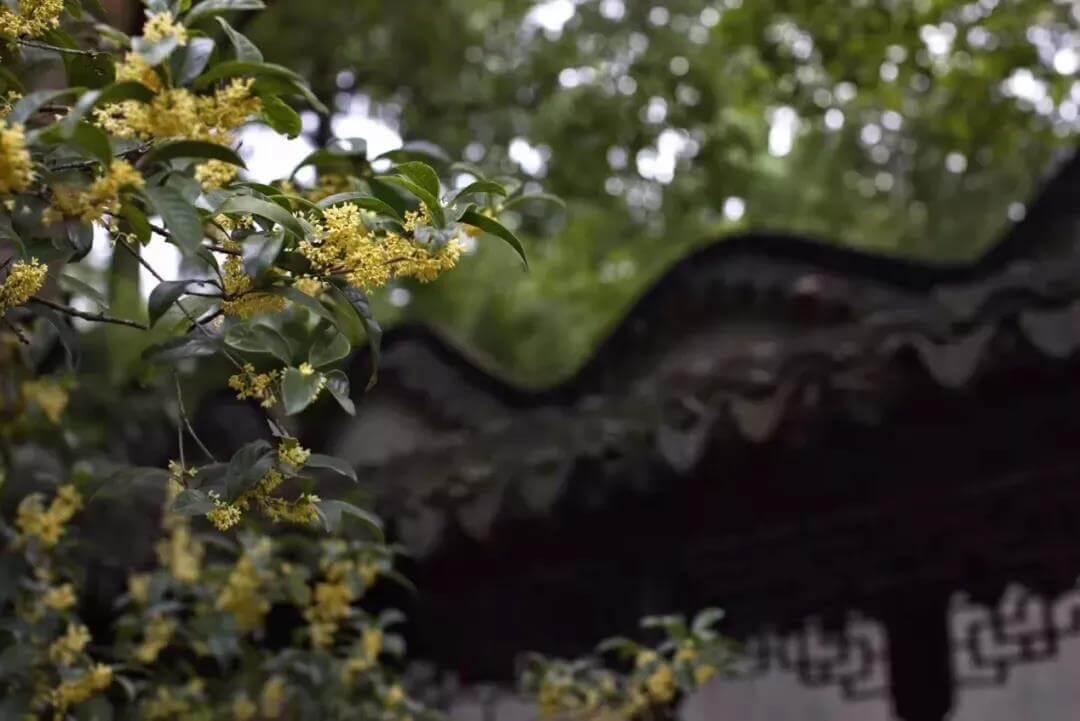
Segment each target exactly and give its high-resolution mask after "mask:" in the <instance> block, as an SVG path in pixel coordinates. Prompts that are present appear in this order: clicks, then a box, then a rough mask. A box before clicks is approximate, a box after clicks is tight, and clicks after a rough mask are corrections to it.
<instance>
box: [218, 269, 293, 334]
mask: <svg viewBox="0 0 1080 721" xmlns="http://www.w3.org/2000/svg"><path fill="white" fill-rule="evenodd" d="M222 272H223V274H224V275H223V277H224V291H225V301H224V302H223V303H222V304H221V311H222V312H223V313H224V314H225V315H227V316H232V317H234V318H240V319H242V320H246V319H248V318H254V317H255V316H259V315H272V314H274V313H280V312H281V311H283V310H285V299H284V298H283V297H281V296H280V295H274V294H272V293H265V292H261V291H257V290H255V289H254V288H255V281H254V279H252V277H251V276H249V275H248V274H247V273H245V272H244V262H243V260H241V259H240V258H238V257H236V256H235V255H230V256H229V257H228V258H227V259H226V260H225V262H224V264H223V265H222Z"/></svg>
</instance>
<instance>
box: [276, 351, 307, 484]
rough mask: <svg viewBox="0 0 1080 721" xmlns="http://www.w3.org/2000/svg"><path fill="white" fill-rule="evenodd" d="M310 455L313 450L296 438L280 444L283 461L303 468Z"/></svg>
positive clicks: (280, 454) (279, 448)
mask: <svg viewBox="0 0 1080 721" xmlns="http://www.w3.org/2000/svg"><path fill="white" fill-rule="evenodd" d="M305 365H306V364H305ZM301 372H303V371H301ZM309 457H311V451H309V450H308V449H306V448H304V447H303V446H301V445H300V442H299V441H297V440H296V439H295V438H285V439H283V440H282V441H281V443H280V444H279V445H278V458H280V459H281V461H282V462H283V463H288V464H289V465H291V466H295V467H296V468H302V467H303V466H304V464H305V463H307V460H308V458H309Z"/></svg>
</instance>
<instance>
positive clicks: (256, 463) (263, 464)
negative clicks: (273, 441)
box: [224, 439, 277, 501]
mask: <svg viewBox="0 0 1080 721" xmlns="http://www.w3.org/2000/svg"><path fill="white" fill-rule="evenodd" d="M276 457H277V453H276V451H275V450H274V447H273V446H271V445H270V444H269V443H268V442H266V441H265V440H262V439H259V440H257V441H252V442H251V443H247V444H244V445H243V446H241V447H240V449H239V450H238V451H237V452H236V453H234V454H233V457H232V458H231V459H229V465H228V467H227V468H226V469H225V479H224V480H225V491H226V493H227V494H228V498H229V500H230V501H232V500H235V499H236V497H237V496H239V495H240V494H241V493H243V492H244V491H246V490H247V489H249V488H251V486H253V485H255V484H256V483H258V481H259V479H261V478H262V477H263V476H264V475H266V472H267V471H268V470H270V468H271V467H272V466H273V465H274V459H275V458H276Z"/></svg>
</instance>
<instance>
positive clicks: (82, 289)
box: [59, 275, 109, 308]
mask: <svg viewBox="0 0 1080 721" xmlns="http://www.w3.org/2000/svg"><path fill="white" fill-rule="evenodd" d="M59 282H60V287H61V288H62V289H64V290H66V291H67V292H69V293H77V294H79V295H81V296H84V297H85V298H87V299H88V300H90V301H91V302H92V303H94V304H95V305H96V306H97V307H98V308H107V307H108V306H109V301H108V300H106V299H105V294H104V293H102V292H101V291H99V290H98V289H97V288H95V287H94V286H92V285H90V284H89V283H84V282H83V281H81V280H79V279H78V278H75V277H73V276H70V275H61V276H60V278H59Z"/></svg>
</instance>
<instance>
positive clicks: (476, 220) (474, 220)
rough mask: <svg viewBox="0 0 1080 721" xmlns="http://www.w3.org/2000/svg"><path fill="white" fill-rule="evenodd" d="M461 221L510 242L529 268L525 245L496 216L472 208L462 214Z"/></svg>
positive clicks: (526, 268) (526, 267)
mask: <svg viewBox="0 0 1080 721" xmlns="http://www.w3.org/2000/svg"><path fill="white" fill-rule="evenodd" d="M461 222H462V223H466V224H467V225H472V226H474V227H476V228H479V229H480V230H482V231H484V232H485V233H490V234H491V235H494V236H497V237H499V238H502V239H503V240H505V241H506V242H507V243H509V244H510V247H511V248H513V249H514V250H515V251H517V254H518V255H519V256H521V262H522V263H523V264H524V265H525V270H528V269H529V259H528V258H526V257H525V248H524V246H522V245H521V241H520V240H518V237H517V236H516V235H514V234H513V233H512V232H510V229H509V228H507V227H506V226H505V225H503V224H502V223H500V222H499V221H497V220H495V219H494V218H489V217H487V216H486V215H483V214H481V213H478V212H476V211H475V210H471V209H470V210H467V211H465V212H464V213H463V214H462V216H461Z"/></svg>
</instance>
